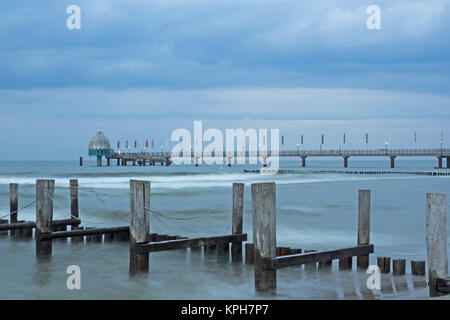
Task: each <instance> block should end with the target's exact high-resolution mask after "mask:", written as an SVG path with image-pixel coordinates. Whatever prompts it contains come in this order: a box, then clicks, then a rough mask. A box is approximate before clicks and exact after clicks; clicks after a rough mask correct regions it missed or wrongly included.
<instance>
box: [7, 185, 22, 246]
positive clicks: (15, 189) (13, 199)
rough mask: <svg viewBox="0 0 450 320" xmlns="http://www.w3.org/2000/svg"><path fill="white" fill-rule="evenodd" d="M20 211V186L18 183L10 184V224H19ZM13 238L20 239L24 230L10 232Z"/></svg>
mask: <svg viewBox="0 0 450 320" xmlns="http://www.w3.org/2000/svg"><path fill="white" fill-rule="evenodd" d="M18 209H19V185H18V184H17V183H10V184H9V223H16V222H17V213H18ZM10 234H11V236H13V237H14V238H20V237H21V236H22V230H21V229H16V230H11V231H10Z"/></svg>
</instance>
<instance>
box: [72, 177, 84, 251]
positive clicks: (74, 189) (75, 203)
mask: <svg viewBox="0 0 450 320" xmlns="http://www.w3.org/2000/svg"><path fill="white" fill-rule="evenodd" d="M77 218H79V212H78V179H70V219H77ZM82 229H84V228H82V227H80V226H71V227H70V230H82ZM83 240H84V239H83V237H72V239H71V240H70V242H71V243H78V242H83Z"/></svg>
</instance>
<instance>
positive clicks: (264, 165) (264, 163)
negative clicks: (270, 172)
mask: <svg viewBox="0 0 450 320" xmlns="http://www.w3.org/2000/svg"><path fill="white" fill-rule="evenodd" d="M263 167H264V168H266V167H267V158H266V157H264V158H263Z"/></svg>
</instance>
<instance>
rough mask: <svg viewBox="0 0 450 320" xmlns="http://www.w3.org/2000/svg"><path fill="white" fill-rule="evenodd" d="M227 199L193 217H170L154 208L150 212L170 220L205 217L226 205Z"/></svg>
mask: <svg viewBox="0 0 450 320" xmlns="http://www.w3.org/2000/svg"><path fill="white" fill-rule="evenodd" d="M226 201H228V200H227V199H225V200H224V201H223V202H221V203H219V204H218V205H217V206H216V207H214V208H212V209H210V210H208V211H207V212H205V213H201V214H198V215H196V216H191V217H169V216H167V215H165V214H164V213H162V212H161V211H159V210H157V209H152V208H150V212H151V213H153V214H155V215H158V216H160V217H163V218H165V219H168V220H192V219H197V218H202V217H204V216H206V215H208V214H211V213H212V212H213V211H215V210H217V209H218V208H219V207H221V206H222V205H224V204H225V202H226ZM144 209H146V210H149V209H148V208H146V207H144Z"/></svg>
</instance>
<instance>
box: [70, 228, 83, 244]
mask: <svg viewBox="0 0 450 320" xmlns="http://www.w3.org/2000/svg"><path fill="white" fill-rule="evenodd" d="M72 230H84V227H76V229H75V227H74V226H72ZM70 242H71V243H79V242H84V236H80V237H71V238H70Z"/></svg>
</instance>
